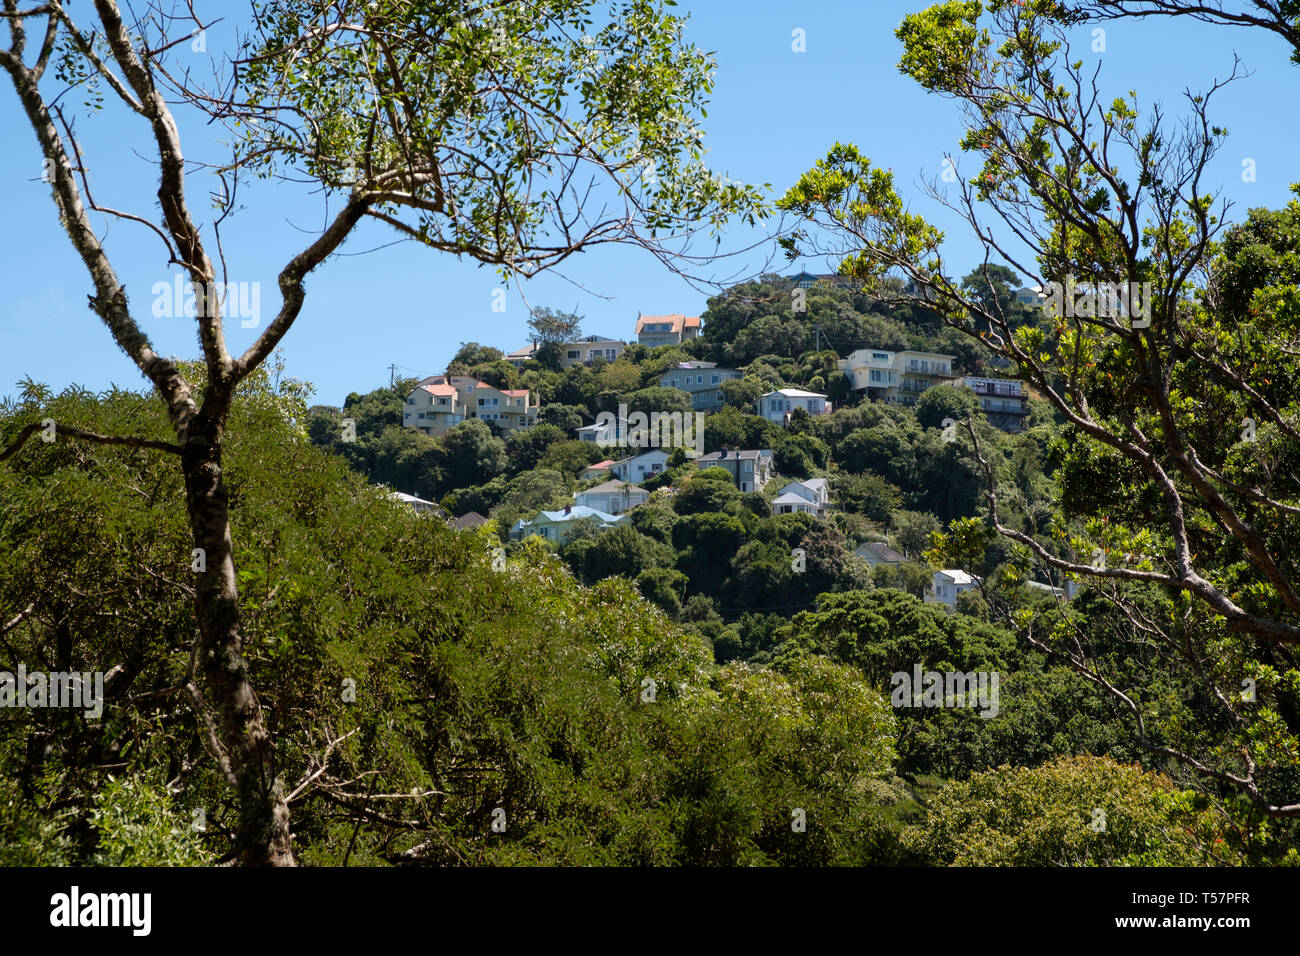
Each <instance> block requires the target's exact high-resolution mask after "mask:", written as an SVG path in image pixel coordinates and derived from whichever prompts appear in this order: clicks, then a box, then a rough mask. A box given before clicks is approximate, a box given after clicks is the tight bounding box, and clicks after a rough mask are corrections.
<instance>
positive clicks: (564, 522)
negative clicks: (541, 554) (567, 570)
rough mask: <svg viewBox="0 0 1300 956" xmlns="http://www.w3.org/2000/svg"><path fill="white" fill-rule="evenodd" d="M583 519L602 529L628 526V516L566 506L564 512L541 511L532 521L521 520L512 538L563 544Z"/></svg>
mask: <svg viewBox="0 0 1300 956" xmlns="http://www.w3.org/2000/svg"><path fill="white" fill-rule="evenodd" d="M583 518H592V519H594V520H595V521H596V522H597V523H598V524H599V525H600V526H601V527H602V528H612V527H614V526H615V525H620V524H626V523H627V520H628V518H627V515H612V514H607V513H606V512H604V511H597V510H596V509H595V508H588V507H586V506H584V505H566V506H565V508H564V510H563V511H539V512H538V513H537V516H536V517H535V518H533V519H532V520H531V521H525V520H524V519H522V518H520V519H519V520H518V521H516V522H515V523H514V525H513V526H512V527H511V528H510V537H511V539H512V540H514V541H522V540H523V539H524V538H527V537H529V536H530V535H540V536H541V537H543V538H545V539H546V540H547V541H550V542H552V543H554V544H563V543H564V541H565V539H567V538H568V537H569V535H570V534H571V533H572V532H573V528H574V522H576V521H579V520H581V519H583Z"/></svg>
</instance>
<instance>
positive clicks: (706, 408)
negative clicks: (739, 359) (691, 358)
mask: <svg viewBox="0 0 1300 956" xmlns="http://www.w3.org/2000/svg"><path fill="white" fill-rule="evenodd" d="M742 374H743V373H741V372H740V371H739V370H737V369H734V368H718V366H717V364H716V363H714V362H679V363H678V364H676V365H674V366H672V367H671V368H669V369H668V371H666V372H664V373H663V374H662V375H660V376H659V384H660V385H662V386H663V387H664V388H677V389H681V390H682V391H684V392H687V393H688V394H689V395H690V396H691V408H692V409H693V410H694V411H697V412H705V413H708V412H717V411H721V410H722V405H723V394H722V383H723V382H725V381H727V379H730V378H740V377H741V375H742Z"/></svg>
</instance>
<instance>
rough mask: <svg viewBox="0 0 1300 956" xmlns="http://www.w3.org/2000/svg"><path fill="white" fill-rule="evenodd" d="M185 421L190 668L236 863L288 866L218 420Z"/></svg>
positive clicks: (284, 818)
mask: <svg viewBox="0 0 1300 956" xmlns="http://www.w3.org/2000/svg"><path fill="white" fill-rule="evenodd" d="M203 419H204V416H202V415H200V416H199V417H197V418H196V419H195V420H194V421H192V422H191V423H190V426H189V429H188V435H187V439H188V440H187V441H186V442H185V451H184V453H183V455H182V457H181V467H182V469H183V471H184V474H185V491H186V502H187V506H188V509H189V518H190V528H191V530H192V532H193V535H194V546H195V547H196V548H201V549H202V560H203V562H204V565H203V566H204V570H202V571H196V572H195V574H194V580H195V596H194V613H195V617H196V618H197V622H198V630H199V633H198V638H197V640H198V647H197V655H196V658H197V668H196V669H197V671H198V674H199V675H201V678H202V685H201V686H202V693H203V697H204V699H205V702H206V704H207V708H208V711H209V714H210V716H211V720H212V725H211V730H212V734H213V736H214V737H215V738H216V746H217V747H218V748H219V750H220V751H221V752H220V753H219V754H218V760H219V762H220V763H221V766H222V770H223V771H225V773H226V776H227V778H228V779H229V780H230V781H231V783H232V784H233V785H234V786H235V788H236V790H237V792H238V795H239V825H238V828H237V830H236V834H235V862H237V863H239V864H240V865H243V866H293V865H294V858H293V849H292V846H291V845H290V835H289V806H288V804H287V803H286V802H285V798H284V788H283V785H282V782H281V781H280V779H279V778H278V777H277V775H276V770H275V747H274V743H273V741H272V740H271V735H270V733H269V732H268V731H267V729H266V723H265V721H264V720H263V715H262V708H261V705H260V704H259V703H258V700H257V695H256V694H254V693H253V688H252V686H251V685H250V684H249V682H248V664H247V662H246V661H245V660H244V655H243V639H242V637H241V636H240V633H239V591H238V587H237V585H236V581H235V561H234V555H233V554H232V553H231V544H230V515H229V502H228V499H227V496H226V488H225V483H224V482H223V480H222V472H221V441H222V431H223V429H222V426H221V424H220V423H208V422H204V420H203Z"/></svg>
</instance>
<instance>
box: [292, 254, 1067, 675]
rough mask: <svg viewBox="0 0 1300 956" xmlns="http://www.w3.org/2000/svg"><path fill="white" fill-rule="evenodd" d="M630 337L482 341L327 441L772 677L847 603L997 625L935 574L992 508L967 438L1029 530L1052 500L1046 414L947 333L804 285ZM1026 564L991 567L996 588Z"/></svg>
mask: <svg viewBox="0 0 1300 956" xmlns="http://www.w3.org/2000/svg"><path fill="white" fill-rule="evenodd" d="M1001 291H1002V293H1003V294H1004V296H1005V298H1006V300H1007V307H1008V309H1009V310H1011V311H1013V312H1014V313H1015V314H1016V315H1017V316H1018V318H1019V321H1021V322H1023V323H1026V324H1030V323H1036V322H1039V321H1040V313H1039V310H1038V309H1037V308H1036V307H1035V305H1034V304H1033V303H1032V302H1021V301H1018V300H1017V298H1016V291H1015V290H1014V289H1013V288H1011V286H1009V285H1007V286H1006V288H1005V289H1002V290H1001ZM1022 298H1023V297H1022ZM608 331H612V332H619V333H622V334H624V335H625V336H626V340H624V339H615V338H611V337H608V336H598V335H586V336H583V335H577V336H574V337H573V340H572V341H570V342H557V343H554V344H550V345H547V344H540V345H539V344H537V343H534V344H532V345H529V346H525V347H523V348H516V349H513V350H511V351H506V350H505V349H507V348H509V347H510V346H511V345H512V343H500V346H501V347H497V346H489V345H483V344H480V343H475V342H469V343H464V344H462V346H461V348H460V350H459V351H458V352H457V354H456V355H454V356H452V357H451V358H450V360H449V361H447V362H446V365H445V367H444V366H441V365H439V366H437V367H433V368H430V369H429V370H428V371H429V373H430V374H428V375H426V376H425V377H424V378H421V379H418V380H404V381H401V382H396V383H393V384H392V385H390V386H388V387H380V388H376V389H373V390H371V391H369V392H365V393H354V394H352V395H349V396H348V398H347V401H346V402H345V403H344V406H343V408H341V409H326V408H322V407H319V406H318V407H316V408H315V409H313V415H312V417H311V418H310V421H309V424H308V430H309V434H310V435H311V437H312V440H313V441H314V442H315V443H316V444H318V445H319V446H321V447H322V448H326V449H328V450H331V451H334V452H336V453H338V454H340V455H342V456H343V457H344V458H346V459H347V461H348V462H349V463H350V464H351V465H352V467H353V468H354V469H356V470H357V471H359V472H361V473H362V474H364V475H365V476H366V477H367V478H368V479H369V480H370V481H371V482H372V483H374V484H379V485H384V486H387V487H389V488H390V489H392V490H394V491H396V492H400V493H404V494H408V495H411V496H413V498H415V499H417V500H418V501H419V502H421V504H419V505H417V504H415V503H413V504H412V506H413V507H428V508H432V507H434V506H435V505H436V506H437V508H438V509H439V513H440V514H441V515H442V516H443V517H445V518H448V519H458V518H460V517H461V516H466V515H470V514H475V515H480V516H485V517H487V518H489V519H490V521H491V528H492V530H493V531H495V533H496V535H497V536H498V539H499V541H500V542H501V544H502V546H503V548H504V549H505V552H506V553H507V554H511V553H513V552H514V550H515V549H516V548H518V547H519V546H520V545H521V543H522V542H523V541H524V540H525V539H528V538H530V537H537V538H540V539H541V540H542V541H543V542H545V545H546V546H547V547H548V548H550V549H552V550H554V551H555V552H556V553H557V554H558V555H559V557H560V558H561V559H562V560H563V561H564V562H565V563H566V564H567V565H568V566H569V567H570V568H571V569H572V571H573V572H574V573H575V574H576V575H577V576H578V577H579V579H580V580H582V581H583V582H585V583H588V584H594V583H596V582H597V581H600V580H603V579H606V578H610V577H614V576H622V577H625V578H626V579H628V580H629V581H632V582H634V583H635V584H636V586H637V588H638V589H639V590H640V591H641V593H642V594H644V595H645V596H646V597H647V598H649V599H650V600H651V601H653V602H654V603H656V604H658V605H659V606H660V607H661V608H662V609H663V610H664V611H665V612H666V613H667V614H669V615H670V616H671V617H673V618H674V619H676V620H677V621H678V622H679V623H680V624H681V625H683V626H684V627H686V628H688V629H691V630H694V631H696V632H697V633H699V634H700V635H702V636H704V637H705V638H707V639H708V641H709V642H710V644H711V645H712V647H713V649H714V654H715V657H716V659H717V661H719V662H725V661H728V660H731V659H735V658H742V659H745V660H749V661H752V662H763V661H766V660H767V659H768V657H769V655H770V654H771V652H772V650H773V647H774V645H775V641H776V634H777V633H778V631H779V630H780V628H781V627H782V626H783V625H784V624H785V623H786V622H788V620H789V619H790V618H792V617H793V616H794V615H797V614H799V613H801V612H805V611H811V610H815V609H816V608H817V607H818V596H819V595H821V594H825V593H840V592H849V591H855V590H861V589H865V588H871V587H876V588H884V589H892V590H897V591H901V592H903V593H906V594H910V595H912V596H914V597H917V598H921V599H923V600H927V601H933V602H935V603H938V604H941V605H943V606H945V607H947V608H948V609H950V610H953V611H956V610H959V609H960V610H963V611H966V612H969V613H971V614H974V615H975V616H977V617H978V616H980V615H981V610H980V607H979V602H980V598H979V596H978V594H977V593H966V594H958V593H957V591H956V589H955V588H954V586H953V585H952V584H951V581H950V579H949V578H948V577H944V576H943V575H942V574H941V572H943V571H944V570H945V569H944V568H941V567H933V566H931V564H930V562H929V561H927V558H926V557H925V552H926V551H927V550H928V549H929V548H930V547H931V545H932V541H931V536H932V534H933V533H935V532H938V531H940V530H941V529H943V528H945V527H946V526H947V525H948V524H949V523H950V522H952V521H953V520H955V519H963V518H970V517H974V516H976V515H978V514H979V513H980V511H981V503H982V490H983V488H984V486H985V483H986V478H985V475H984V473H983V470H982V468H981V467H980V465H979V463H978V461H977V459H976V457H975V455H974V451H973V446H972V444H971V443H970V442H969V441H964V442H963V441H958V440H956V439H957V437H958V435H957V428H958V427H961V426H964V423H967V422H969V424H970V426H971V427H973V428H974V429H975V432H976V434H977V436H978V437H979V439H980V444H981V448H982V449H983V454H984V456H985V458H986V459H988V460H990V461H991V462H992V466H993V467H994V469H995V470H996V471H997V472H998V473H1000V474H1005V475H1006V476H1008V477H1010V478H1011V479H1013V480H1014V482H1015V483H1016V487H1017V490H1018V494H1017V495H1016V496H1014V499H1013V503H1012V504H1011V517H1012V518H1013V519H1014V520H1017V521H1023V522H1031V521H1033V520H1035V516H1036V515H1039V514H1042V513H1045V512H1046V510H1047V509H1048V506H1049V504H1050V494H1051V483H1050V481H1049V479H1048V478H1047V476H1046V472H1045V463H1046V461H1047V457H1048V452H1049V449H1050V447H1051V445H1052V443H1053V441H1055V440H1056V439H1057V437H1058V433H1059V429H1058V427H1057V425H1056V424H1055V423H1054V421H1053V420H1052V417H1051V416H1050V415H1049V414H1048V413H1047V407H1046V405H1045V404H1044V403H1041V402H1038V401H1036V400H1035V399H1033V398H1032V397H1031V396H1029V395H1027V394H1025V393H1024V392H1022V391H1021V389H1020V383H1019V382H1018V381H1015V380H1013V379H1010V378H1005V377H999V376H998V369H997V368H996V366H995V365H994V363H993V362H992V361H991V360H990V356H989V355H988V354H987V353H985V352H984V351H983V350H982V349H981V348H980V347H979V345H978V343H974V344H972V342H971V340H970V339H968V338H967V337H965V336H961V335H959V334H957V333H955V332H953V331H952V330H951V329H946V328H944V327H942V326H941V325H940V323H939V322H938V319H937V317H936V316H934V315H933V314H930V313H926V312H924V311H918V310H916V309H914V308H911V307H907V308H891V307H890V306H888V305H886V304H885V303H884V302H882V301H881V300H880V299H878V298H872V297H870V296H867V295H865V294H863V293H861V292H860V291H858V290H856V289H855V287H854V286H853V284H852V283H848V282H846V281H843V280H841V279H839V278H838V277H818V276H812V275H809V274H807V273H804V274H800V275H796V276H775V275H773V276H765V277H764V278H763V279H762V280H760V281H755V282H750V283H745V284H742V285H738V286H735V287H733V288H731V289H729V290H727V291H726V292H725V293H724V294H722V295H719V296H717V297H715V298H713V299H711V300H710V302H709V305H708V309H707V310H705V312H704V313H703V314H702V315H700V316H686V315H682V314H674V315H649V314H642V315H638V316H636V317H633V318H632V319H630V320H629V322H628V327H627V328H626V329H622V330H619V329H611V330H608ZM521 334H522V331H521ZM959 423H961V425H959ZM1007 557H1008V556H1007V553H1006V551H1005V549H1003V548H997V547H995V548H992V549H990V552H989V554H988V555H987V557H986V559H985V560H984V561H983V562H982V566H981V567H980V568H978V569H974V571H975V572H976V573H980V574H981V575H988V574H990V573H995V572H996V571H997V569H998V568H999V567H1000V566H1001V565H1003V564H1005V562H1006V560H1007ZM949 570H952V569H949ZM1042 577H1044V578H1047V577H1048V576H1047V575H1042ZM1037 583H1040V584H1042V585H1043V586H1044V587H1047V588H1051V587H1056V586H1064V585H1065V583H1066V582H1064V581H1052V580H1044V581H1039V582H1037ZM961 590H962V591H972V590H974V589H972V588H962V589H961Z"/></svg>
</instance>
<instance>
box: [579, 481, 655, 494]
mask: <svg viewBox="0 0 1300 956" xmlns="http://www.w3.org/2000/svg"><path fill="white" fill-rule="evenodd" d="M611 491H639V492H641V493H642V494H649V492H648V491H646V490H645V489H644V488H641V487H639V486H638V485H634V484H632V483H631V482H629V481H619V480H618V479H617V478H611V479H610V480H609V481H606V482H602V483H601V484H599V485H596V487H594V488H588V489H587V490H586V491H580V492H578V494H580V495H589V494H592V493H593V492H594V493H597V494H606V493H608V492H611Z"/></svg>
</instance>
